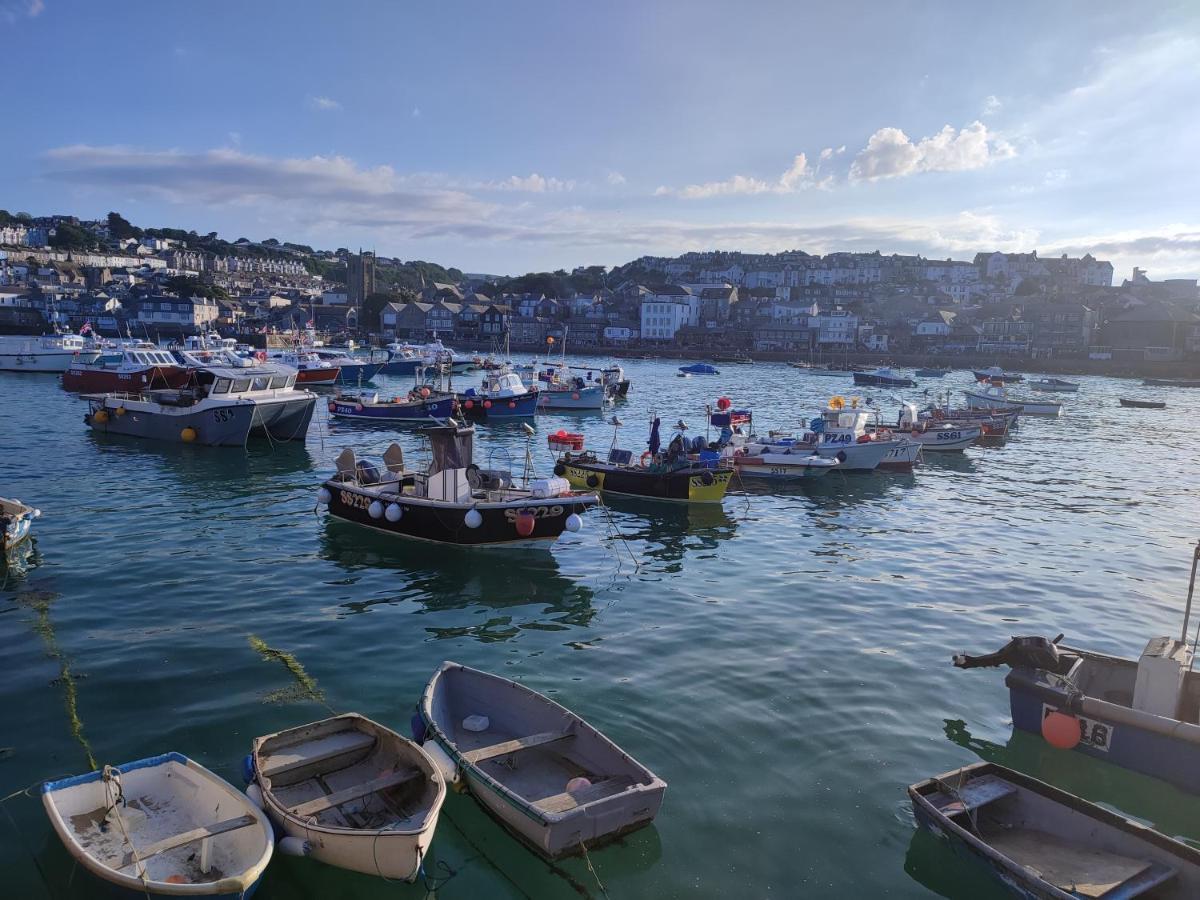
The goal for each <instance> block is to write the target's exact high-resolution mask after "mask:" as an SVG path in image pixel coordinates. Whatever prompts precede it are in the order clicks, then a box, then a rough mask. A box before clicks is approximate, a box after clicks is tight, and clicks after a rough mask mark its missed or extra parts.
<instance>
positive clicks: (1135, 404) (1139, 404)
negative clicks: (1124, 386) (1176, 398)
mask: <svg viewBox="0 0 1200 900" xmlns="http://www.w3.org/2000/svg"><path fill="white" fill-rule="evenodd" d="M1118 402H1120V404H1121V405H1122V406H1124V407H1126V408H1127V409H1166V408H1167V404H1165V403H1163V402H1162V401H1160V400H1127V399H1125V398H1124V397H1120V398H1118Z"/></svg>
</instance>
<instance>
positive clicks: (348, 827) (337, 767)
mask: <svg viewBox="0 0 1200 900" xmlns="http://www.w3.org/2000/svg"><path fill="white" fill-rule="evenodd" d="M249 763H250V774H251V777H252V779H253V781H252V787H251V788H250V791H251V792H252V791H254V789H255V788H257V791H258V796H259V797H261V799H262V803H263V809H264V810H265V811H266V813H267V815H268V816H269V817H270V818H271V821H272V822H273V823H274V824H275V825H276V826H277V827H278V828H279V829H280V831H281V832H282V833H283V834H284V835H286V837H285V838H284V839H283V840H282V841H281V842H280V851H281V852H284V853H289V854H294V855H298V856H307V857H311V858H313V859H315V860H317V861H318V862H322V863H325V864H326V865H330V866H336V867H338V868H341V869H349V870H350V871H352V872H362V873H364V874H366V875H377V876H379V877H380V878H386V879H391V880H400V881H415V880H416V878H417V875H418V874H419V873H420V871H421V861H422V859H423V858H424V857H425V855H426V854H427V853H428V852H429V845H430V843H431V842H432V841H433V834H434V830H435V829H436V828H437V821H438V814H439V813H440V812H441V809H442V803H443V802H444V801H445V799H446V782H445V779H444V778H443V777H442V773H441V771H440V770H439V769H438V767H437V764H436V763H434V761H433V760H432V759H430V757H429V755H428V754H427V753H426V752H425V751H424V750H422V749H421V747H420V746H419V745H417V744H415V743H414V742H413V741H410V740H408V738H405V737H401V736H400V735H398V734H396V732H394V731H392V730H391V729H389V728H385V727H384V726H382V725H380V724H379V723H377V722H373V721H371V720H370V719H368V718H366V717H365V716H360V715H358V714H357V713H346V714H344V715H340V716H333V717H332V718H328V719H323V720H321V721H320V722H312V723H310V724H308V725H300V726H298V727H296V728H288V729H286V730H285V731H279V732H276V733H275V734H268V735H265V736H263V737H259V738H255V739H254V744H253V749H252V751H251V754H250V760H249Z"/></svg>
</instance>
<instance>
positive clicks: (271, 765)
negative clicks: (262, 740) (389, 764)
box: [259, 731, 375, 778]
mask: <svg viewBox="0 0 1200 900" xmlns="http://www.w3.org/2000/svg"><path fill="white" fill-rule="evenodd" d="M374 743H375V738H374V737H372V736H371V735H369V734H365V733H364V732H361V731H339V732H336V733H335V734H331V735H328V736H326V737H322V738H314V739H313V740H307V741H301V742H300V743H297V744H289V745H287V746H284V747H280V748H278V749H276V750H272V751H271V754H270V755H269V756H268V757H267V759H266V760H265V761H264V762H263V764H262V766H263V768H262V772H261V773H259V774H261V775H264V776H266V777H267V778H276V777H278V776H280V775H283V774H285V773H286V772H293V771H295V770H296V769H299V768H302V767H304V766H308V765H312V764H314V763H321V762H326V761H328V760H331V759H335V758H336V757H338V756H343V755H345V754H348V753H355V752H357V751H360V750H368V749H370V748H371V746H372V745H374Z"/></svg>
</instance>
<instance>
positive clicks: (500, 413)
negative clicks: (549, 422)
mask: <svg viewBox="0 0 1200 900" xmlns="http://www.w3.org/2000/svg"><path fill="white" fill-rule="evenodd" d="M458 406H459V409H461V410H462V414H463V416H464V417H465V418H467V419H470V420H471V421H476V422H481V421H482V422H486V421H490V420H493V419H528V418H532V417H533V416H535V415H537V408H538V393H537V392H536V391H531V392H530V393H528V394H522V395H521V396H519V397H488V396H487V395H486V394H484V395H478V394H477V395H472V396H468V395H466V394H459V395H458Z"/></svg>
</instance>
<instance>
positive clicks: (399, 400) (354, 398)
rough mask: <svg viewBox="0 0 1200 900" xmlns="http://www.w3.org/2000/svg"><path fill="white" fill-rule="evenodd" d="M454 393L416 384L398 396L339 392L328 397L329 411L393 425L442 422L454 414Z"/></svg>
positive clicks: (334, 415)
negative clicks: (439, 391) (444, 392)
mask: <svg viewBox="0 0 1200 900" xmlns="http://www.w3.org/2000/svg"><path fill="white" fill-rule="evenodd" d="M454 411H455V399H454V395H453V394H436V393H432V392H431V391H430V390H429V388H415V389H413V390H411V391H409V392H408V393H407V394H404V395H402V396H397V397H386V396H380V394H379V392H378V391H374V392H372V393H370V394H366V393H347V392H339V393H338V394H337V395H336V396H335V397H333V398H331V399H330V401H329V415H331V416H333V417H335V418H338V419H362V420H364V421H369V422H386V423H388V424H392V425H428V424H430V423H438V422H445V421H446V420H447V419H450V418H451V417H452V416H453V415H454Z"/></svg>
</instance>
